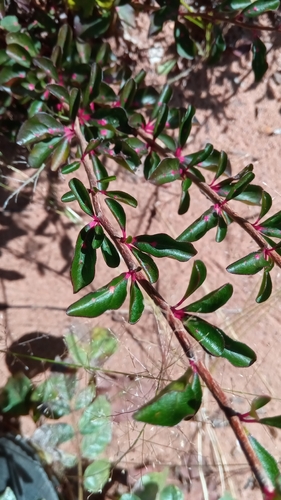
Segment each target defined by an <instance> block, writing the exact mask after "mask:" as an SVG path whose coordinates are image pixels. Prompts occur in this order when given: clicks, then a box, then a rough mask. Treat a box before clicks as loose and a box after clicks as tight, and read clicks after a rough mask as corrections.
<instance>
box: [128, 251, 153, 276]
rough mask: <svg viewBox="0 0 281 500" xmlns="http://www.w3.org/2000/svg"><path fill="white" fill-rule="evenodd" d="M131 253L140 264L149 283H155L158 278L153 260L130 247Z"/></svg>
mask: <svg viewBox="0 0 281 500" xmlns="http://www.w3.org/2000/svg"><path fill="white" fill-rule="evenodd" d="M131 252H132V254H133V255H134V256H135V257H136V259H137V260H138V262H139V263H140V265H141V267H142V268H143V270H144V272H145V274H146V275H147V277H148V279H149V281H150V283H156V281H157V280H158V278H159V271H158V267H157V266H156V264H155V262H154V260H153V259H152V258H151V257H150V256H149V255H147V254H146V253H143V252H141V251H140V250H137V249H136V248H133V247H131Z"/></svg>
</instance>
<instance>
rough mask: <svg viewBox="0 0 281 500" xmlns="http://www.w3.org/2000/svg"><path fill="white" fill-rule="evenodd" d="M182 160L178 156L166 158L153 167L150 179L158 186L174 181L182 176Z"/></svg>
mask: <svg viewBox="0 0 281 500" xmlns="http://www.w3.org/2000/svg"><path fill="white" fill-rule="evenodd" d="M179 167H180V161H179V160H178V158H164V160H161V161H160V163H159V164H158V165H157V167H154V168H153V171H152V173H151V174H150V175H149V177H148V179H149V180H150V181H153V182H155V184H157V185H158V186H161V185H162V184H167V183H168V182H173V181H176V180H179V179H180V178H181V171H180V168H179Z"/></svg>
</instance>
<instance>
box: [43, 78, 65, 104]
mask: <svg viewBox="0 0 281 500" xmlns="http://www.w3.org/2000/svg"><path fill="white" fill-rule="evenodd" d="M46 89H47V90H49V92H50V93H51V94H52V95H54V96H55V97H57V98H58V100H59V101H60V102H61V103H64V102H65V103H67V104H69V93H68V91H67V90H66V88H65V87H62V86H61V85H58V84H57V83H50V84H49V85H46Z"/></svg>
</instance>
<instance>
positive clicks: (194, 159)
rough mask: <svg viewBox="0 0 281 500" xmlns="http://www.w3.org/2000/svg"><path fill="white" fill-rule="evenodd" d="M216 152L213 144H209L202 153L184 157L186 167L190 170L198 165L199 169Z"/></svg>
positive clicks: (198, 152)
mask: <svg viewBox="0 0 281 500" xmlns="http://www.w3.org/2000/svg"><path fill="white" fill-rule="evenodd" d="M213 150H214V148H213V146H212V144H209V143H207V144H206V146H205V148H204V149H201V151H197V153H192V154H191V155H187V156H185V157H184V165H187V166H188V167H189V168H190V167H194V165H198V166H199V167H200V166H202V165H200V164H201V163H202V162H204V161H205V160H206V159H207V158H208V157H209V156H210V155H211V153H212V151H213Z"/></svg>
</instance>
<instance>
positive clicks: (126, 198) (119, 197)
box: [104, 191, 138, 208]
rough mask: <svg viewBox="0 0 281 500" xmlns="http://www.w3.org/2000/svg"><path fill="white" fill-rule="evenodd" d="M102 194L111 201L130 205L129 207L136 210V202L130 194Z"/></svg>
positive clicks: (108, 192)
mask: <svg viewBox="0 0 281 500" xmlns="http://www.w3.org/2000/svg"><path fill="white" fill-rule="evenodd" d="M104 194H106V196H108V197H109V198H112V199H113V200H116V201H120V202H121V203H126V205H130V206H131V207H134V208H136V207H137V206H138V202H137V200H136V199H135V198H134V197H133V196H131V195H130V194H128V193H123V191H106V192H105V193H104Z"/></svg>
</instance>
